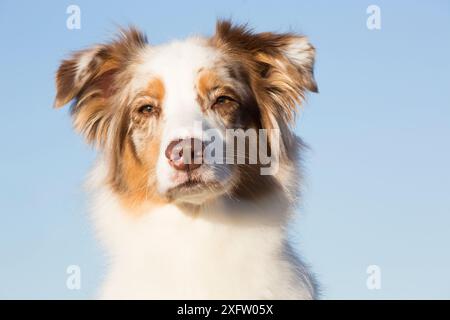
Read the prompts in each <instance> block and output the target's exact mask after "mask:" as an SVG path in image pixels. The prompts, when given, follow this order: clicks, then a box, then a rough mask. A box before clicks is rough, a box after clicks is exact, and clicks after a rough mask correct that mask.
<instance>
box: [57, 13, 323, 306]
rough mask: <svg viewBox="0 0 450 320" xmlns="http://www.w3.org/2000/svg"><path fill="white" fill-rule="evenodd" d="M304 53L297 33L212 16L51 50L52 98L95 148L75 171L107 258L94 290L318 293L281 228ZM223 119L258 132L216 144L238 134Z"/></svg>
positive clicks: (294, 151)
mask: <svg viewBox="0 0 450 320" xmlns="http://www.w3.org/2000/svg"><path fill="white" fill-rule="evenodd" d="M314 60H315V48H314V47H313V46H312V45H311V44H310V43H309V40H308V39H307V38H306V37H305V36H302V35H298V34H295V33H271V32H264V33H257V32H254V31H253V30H251V29H249V28H248V27H247V26H246V25H237V24H235V23H232V22H230V21H228V20H219V21H218V22H217V25H216V30H215V33H214V34H213V35H212V36H210V37H203V36H196V37H190V38H187V39H185V40H175V41H172V42H170V43H167V44H162V45H151V44H149V43H148V41H147V38H146V36H145V35H144V34H143V33H141V32H140V31H138V30H137V29H136V28H135V27H127V28H123V29H120V32H119V34H118V36H117V37H116V38H114V39H113V40H111V41H109V42H107V43H105V44H100V45H95V46H93V47H90V48H88V49H85V50H81V51H78V52H75V53H73V54H72V56H71V57H70V58H68V59H66V60H63V61H62V62H61V65H60V66H59V69H58V70H57V73H56V98H55V107H62V106H64V105H66V104H68V103H69V102H72V104H71V115H72V118H73V123H74V128H75V130H76V131H78V132H79V133H81V134H82V135H83V136H84V137H85V138H86V140H87V142H88V143H90V144H92V145H93V146H94V147H95V148H96V150H98V154H99V156H98V158H97V160H96V163H95V165H94V168H93V170H92V172H91V174H90V176H89V179H88V183H87V186H88V188H87V189H88V193H89V195H90V198H91V202H92V203H91V211H92V219H93V222H94V225H95V231H96V234H97V235H98V238H99V239H100V241H101V242H102V244H103V245H104V247H105V250H106V252H107V256H108V259H109V263H108V266H109V267H108V271H107V273H106V275H105V278H104V282H103V285H102V286H101V288H100V290H99V292H98V295H99V296H98V297H99V298H101V299H315V298H317V297H318V290H317V285H316V281H315V279H314V276H313V275H312V273H311V272H310V271H309V269H308V267H307V266H306V265H305V264H304V263H303V262H302V261H301V259H300V258H299V257H298V255H297V254H296V252H294V250H293V248H292V246H291V245H290V244H289V241H288V239H287V234H286V228H287V227H288V225H289V222H290V221H291V219H292V217H293V214H294V212H295V206H296V203H297V201H298V198H299V184H300V182H301V180H302V177H301V170H300V164H299V163H300V157H301V154H302V150H303V149H304V148H303V143H302V140H301V139H300V138H298V137H297V136H296V135H295V134H294V132H293V129H292V127H293V123H294V121H295V114H296V109H297V108H298V106H299V105H301V104H302V102H303V101H304V98H305V95H306V93H307V92H308V91H310V92H317V85H316V82H315V79H314V72H313V69H314ZM229 130H231V131H233V130H235V131H234V132H236V131H237V132H240V133H244V135H245V136H244V140H245V142H246V143H247V144H250V140H251V139H250V138H252V137H256V138H257V139H258V140H257V141H256V142H255V141H253V146H247V145H245V148H241V149H239V148H234V149H238V150H234V149H233V148H231V151H230V152H227V153H226V155H223V154H224V152H223V151H224V150H225V149H226V151H228V149H229V148H228V147H229V145H230V144H231V141H230V140H233V141H234V140H238V139H237V138H238V135H235V136H233V135H231V138H230V136H229V135H228V133H227V132H228V131H229ZM264 132H269V133H264ZM270 132H275V134H271V133H270ZM249 133H253V135H251V134H249ZM211 136H214V141H212V139H211V140H208V139H207V137H211ZM263 136H265V139H260V138H261V137H263ZM234 138H236V139H234ZM264 141H265V143H264ZM213 144H214V145H215V148H214V152H210V156H209V158H211V157H212V158H214V159H215V161H207V160H208V159H209V158H208V156H207V155H206V151H207V149H208V147H210V146H211V145H213ZM255 144H256V147H255ZM221 146H222V147H221ZM262 149H265V150H266V154H269V153H270V154H271V155H270V158H269V159H270V160H271V161H270V163H269V164H268V163H267V162H266V163H263V161H262V160H263V157H260V151H261V150H262ZM252 150H253V151H254V150H257V153H256V158H255V156H251V153H252V152H253V151H252ZM210 151H211V150H210ZM253 154H255V153H253ZM273 155H276V157H272V156H273ZM220 160H223V161H220ZM247 160H249V161H247ZM250 160H252V161H253V162H252V163H250V162H251V161H250ZM273 163H276V164H275V165H273ZM264 169H267V170H266V171H265V172H264Z"/></svg>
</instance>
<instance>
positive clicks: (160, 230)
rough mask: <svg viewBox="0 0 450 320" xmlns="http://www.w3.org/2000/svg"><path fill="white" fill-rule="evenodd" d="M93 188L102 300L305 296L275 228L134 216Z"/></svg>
mask: <svg viewBox="0 0 450 320" xmlns="http://www.w3.org/2000/svg"><path fill="white" fill-rule="evenodd" d="M101 171H102V169H101V167H97V168H96V169H95V170H94V172H93V173H94V175H93V178H92V179H91V184H92V183H93V184H94V185H97V187H96V189H95V191H94V194H93V206H92V214H93V218H94V220H95V226H96V229H97V233H98V236H99V238H100V240H102V242H103V243H104V245H105V246H106V248H107V251H108V253H109V257H110V259H109V265H108V270H107V272H106V277H105V279H104V284H103V286H102V289H101V291H100V293H99V294H100V298H104V299H120V298H125V299H130V298H137V299H309V298H312V297H314V294H315V293H314V290H313V286H312V281H311V279H310V278H309V276H308V274H307V271H306V270H305V269H304V267H303V266H302V265H301V264H300V263H299V261H297V260H296V259H295V258H294V257H295V256H294V255H292V254H290V251H289V248H288V247H287V245H286V241H285V239H284V231H283V227H284V226H282V225H280V224H267V225H258V224H256V225H255V224H244V225H242V224H236V223H233V221H231V220H230V221H227V219H226V218H224V216H223V215H220V216H219V215H216V213H215V212H213V211H212V212H206V215H205V216H203V217H198V216H195V215H188V214H186V213H185V212H182V211H181V210H180V209H179V208H178V207H176V206H174V205H171V204H168V205H164V206H160V207H155V209H153V210H152V209H150V210H149V212H147V213H145V214H141V215H138V216H136V215H133V214H131V213H130V212H126V209H125V208H124V207H123V206H122V205H121V204H120V203H119V201H118V199H117V198H116V196H115V195H114V194H113V193H112V192H111V191H109V189H108V188H107V187H106V186H104V185H103V187H101V186H100V185H101V184H102V183H101V175H102V174H101Z"/></svg>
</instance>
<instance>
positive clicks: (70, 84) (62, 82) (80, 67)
mask: <svg viewBox="0 0 450 320" xmlns="http://www.w3.org/2000/svg"><path fill="white" fill-rule="evenodd" d="M100 52H101V47H100V46H98V47H94V48H91V49H87V50H82V51H78V52H75V53H74V54H73V55H72V56H71V57H70V58H69V59H67V60H63V61H62V62H61V65H60V66H59V68H58V71H57V72H56V98H55V103H54V106H55V107H56V108H60V107H62V106H64V105H65V104H67V103H69V102H70V101H72V100H73V99H75V98H76V97H79V95H80V93H81V90H82V88H83V87H86V85H87V84H88V83H89V82H90V81H91V80H92V79H93V78H94V76H95V75H97V74H98V73H99V71H100V68H101V66H102V64H103V61H102V57H101V54H100Z"/></svg>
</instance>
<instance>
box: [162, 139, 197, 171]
mask: <svg viewBox="0 0 450 320" xmlns="http://www.w3.org/2000/svg"><path fill="white" fill-rule="evenodd" d="M204 149H205V145H204V143H203V142H202V140H200V139H195V138H188V139H178V140H174V141H172V142H171V143H169V145H168V146H167V148H166V152H165V154H166V158H167V160H168V161H169V164H170V165H171V166H172V167H173V168H175V169H176V170H183V171H192V170H194V169H197V168H198V167H200V166H201V165H202V162H203V150H204Z"/></svg>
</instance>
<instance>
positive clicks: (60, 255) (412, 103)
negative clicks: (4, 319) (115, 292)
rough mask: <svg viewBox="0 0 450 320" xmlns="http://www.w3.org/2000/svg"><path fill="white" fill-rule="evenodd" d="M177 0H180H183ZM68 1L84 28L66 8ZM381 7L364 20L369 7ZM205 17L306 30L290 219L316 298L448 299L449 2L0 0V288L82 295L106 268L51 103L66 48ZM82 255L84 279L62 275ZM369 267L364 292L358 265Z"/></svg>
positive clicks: (74, 139) (26, 294) (70, 135)
mask: <svg viewBox="0 0 450 320" xmlns="http://www.w3.org/2000/svg"><path fill="white" fill-rule="evenodd" d="M188 2H189V4H188ZM70 4H76V5H78V6H79V7H80V8H81V29H80V30H68V29H67V28H66V19H67V17H68V15H67V14H66V8H67V6H68V5H70ZM371 4H375V5H378V6H379V7H380V8H381V19H382V20H381V30H372V31H371V30H368V29H367V27H366V19H367V17H368V14H366V8H367V7H368V6H369V5H371ZM217 17H226V18H229V17H231V18H233V19H234V20H235V21H237V22H249V24H250V25H251V26H253V27H254V28H255V29H256V30H258V31H269V30H272V31H289V30H291V31H297V32H302V33H305V34H306V35H308V36H309V37H310V40H311V42H312V43H313V44H314V45H315V46H316V48H317V63H316V78H317V82H318V85H319V89H320V94H314V95H310V96H309V99H308V103H307V104H306V105H305V108H304V111H303V112H302V113H301V114H300V116H299V118H298V120H299V122H298V126H297V128H296V130H297V133H298V134H299V135H300V136H302V137H303V138H304V140H305V141H306V142H307V143H308V144H309V145H310V146H311V150H310V151H309V152H308V153H307V154H306V155H305V160H306V161H305V163H304V166H305V170H306V181H305V193H304V201H303V204H302V206H301V207H300V209H299V216H300V218H299V219H298V220H297V221H296V224H295V226H293V228H292V229H291V234H292V238H293V240H294V241H295V247H296V248H298V250H299V251H300V252H302V254H303V256H304V257H305V259H306V260H307V261H308V262H309V263H310V264H311V265H312V268H313V270H314V271H315V272H316V273H317V275H318V279H319V281H320V283H321V284H322V289H323V298H325V299H336V298H343V299H347V298H361V299H379V298H386V299H391V298H407V299H410V298H447V299H448V298H450V249H449V245H450V62H449V61H450V2H449V1H447V0H435V1H405V0H404V1H378V0H371V1H339V2H338V1H308V2H307V1H298V0H296V1H281V0H277V1H267V2H263V1H250V0H241V1H231V0H228V1H220V2H219V1H217V2H213V1H168V0H166V1H160V2H156V1H132V0H127V1H16V0H15V1H4V0H0V98H1V100H0V101H1V104H0V108H1V112H0V115H1V125H0V152H1V157H0V298H68V299H72V298H92V297H93V296H94V294H95V290H96V288H97V287H98V285H99V283H100V282H101V279H102V274H103V273H104V268H105V265H104V258H103V255H102V250H101V249H100V248H99V247H98V245H97V242H96V241H95V238H94V237H95V236H94V234H93V232H92V228H91V224H90V221H89V217H88V215H87V213H86V207H87V201H86V198H87V197H86V195H85V194H84V192H83V189H82V184H83V180H84V177H85V176H86V173H87V172H88V169H89V167H90V166H91V164H92V162H93V160H94V158H95V152H94V150H92V149H91V148H90V147H88V146H86V145H85V144H84V142H83V140H82V138H81V137H79V136H78V135H76V134H75V133H74V132H73V131H72V128H71V121H70V117H69V115H68V110H67V109H65V110H54V109H52V103H53V98H54V95H55V89H54V72H55V70H56V69H57V67H58V63H59V61H60V60H61V59H62V58H63V57H65V56H66V55H67V54H68V52H70V51H71V50H76V49H81V48H84V47H86V46H88V45H90V44H93V43H95V42H99V41H103V40H107V39H109V37H110V35H111V33H112V32H113V31H114V30H115V25H116V24H122V25H123V24H129V23H132V24H135V25H137V26H139V27H140V28H141V29H143V30H145V31H146V32H147V35H148V37H149V40H150V42H151V43H154V44H158V43H161V42H165V41H169V40H171V39H174V38H182V37H185V36H188V35H191V34H198V33H201V34H206V35H209V34H211V33H212V32H213V30H214V24H215V20H216V18H217ZM72 264H75V265H79V266H80V267H81V271H82V287H81V290H78V291H71V290H68V289H67V288H66V278H67V274H66V268H67V266H69V265H72ZM369 265H378V266H379V267H380V268H381V289H380V290H368V288H367V286H366V279H367V276H368V275H367V274H366V268H367V267H368V266H369Z"/></svg>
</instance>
